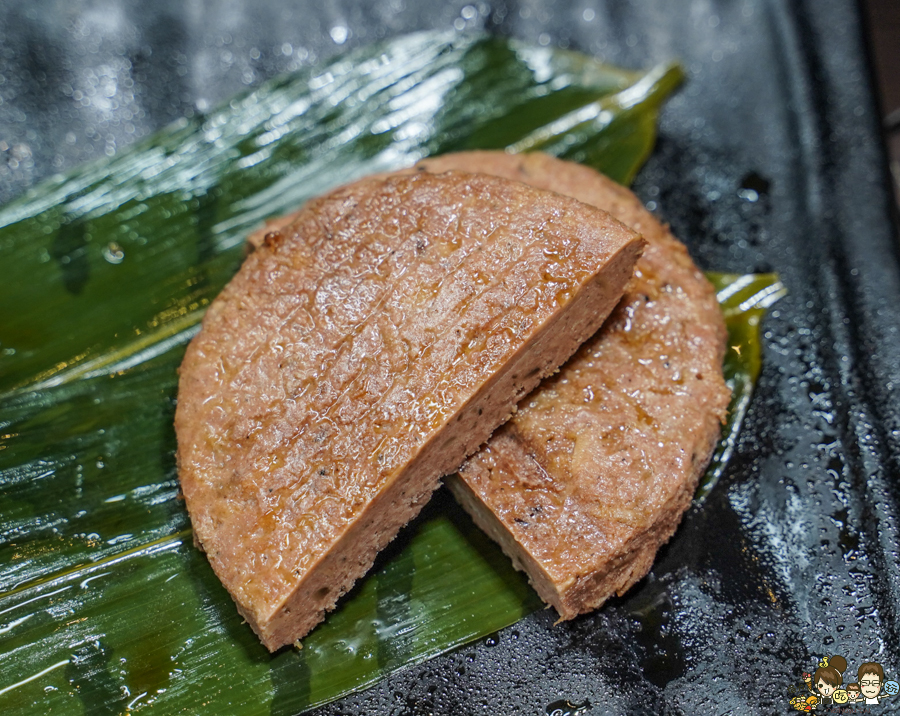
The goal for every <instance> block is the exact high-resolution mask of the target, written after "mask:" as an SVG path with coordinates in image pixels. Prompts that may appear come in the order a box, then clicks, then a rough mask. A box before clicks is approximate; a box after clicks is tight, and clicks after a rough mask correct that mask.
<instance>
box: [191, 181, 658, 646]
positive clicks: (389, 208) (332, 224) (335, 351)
mask: <svg viewBox="0 0 900 716" xmlns="http://www.w3.org/2000/svg"><path fill="white" fill-rule="evenodd" d="M643 245H644V242H643V240H642V239H641V238H640V237H639V236H638V235H637V234H635V233H634V232H633V231H631V230H630V229H627V228H626V227H625V226H623V225H622V224H620V223H619V222H618V221H616V220H614V219H612V218H611V217H610V216H609V215H608V214H606V213H604V212H602V211H598V210H597V209H595V208H593V207H590V206H587V205H585V204H582V203H580V202H578V201H575V200H574V199H570V198H567V197H561V196H559V195H557V194H554V193H552V192H546V191H541V190H538V189H534V188H532V187H529V186H525V185H523V184H520V183H518V182H513V181H509V180H507V179H502V178H497V177H489V176H484V175H472V174H468V173H464V172H449V173H446V174H442V175H440V176H434V175H431V174H428V173H422V174H414V175H407V176H396V177H389V178H378V179H367V180H362V181H360V182H358V183H356V184H353V185H349V186H346V187H343V188H341V189H339V190H337V191H335V192H333V193H332V194H329V195H328V196H325V197H323V198H320V199H316V200H314V201H311V202H310V203H309V204H307V205H306V206H305V207H304V208H303V209H302V210H301V211H300V212H299V213H298V214H296V215H294V217H293V220H292V221H291V222H290V223H287V224H284V223H282V224H279V225H277V227H274V229H273V228H272V227H270V230H269V231H268V232H267V233H266V235H265V238H264V240H263V241H261V242H260V245H259V247H258V248H257V250H255V251H254V252H253V253H252V254H250V256H248V258H247V260H246V261H245V262H244V265H243V266H242V267H241V269H240V271H239V272H238V274H237V275H236V276H235V278H234V279H233V280H232V281H231V283H229V285H228V286H227V287H226V288H225V289H224V290H223V291H222V293H221V295H220V296H219V297H218V298H217V299H216V300H215V302H214V303H213V304H212V306H211V307H210V309H209V311H208V312H207V315H206V317H205V318H204V321H203V326H202V329H201V331H200V332H199V333H198V335H197V336H196V337H195V338H194V340H193V341H192V342H191V344H190V346H189V347H188V350H187V353H186V355H185V358H184V362H183V364H182V366H181V380H180V385H179V397H178V409H177V411H176V415H175V427H176V431H177V436H178V469H179V477H180V480H181V486H182V490H183V492H184V496H185V499H186V501H187V507H188V511H189V512H190V516H191V521H192V523H193V525H194V530H195V532H194V534H195V537H196V541H197V543H198V544H199V545H200V546H202V548H203V549H204V550H205V551H206V553H207V555H208V557H209V560H210V563H211V564H212V566H213V568H214V570H215V572H216V574H217V575H218V576H219V578H220V579H221V581H222V582H223V584H224V585H225V586H226V588H227V589H228V590H229V592H230V593H231V595H232V597H233V598H234V600H235V602H236V603H237V605H238V609H239V610H240V612H241V614H242V615H243V616H244V617H245V618H246V619H247V621H248V622H249V623H250V625H251V626H252V627H253V629H254V630H255V631H256V632H257V634H258V635H259V636H260V638H261V640H262V641H263V643H264V644H265V645H266V646H267V647H268V648H269V649H271V650H274V649H277V648H278V647H280V646H282V645H284V644H289V643H291V642H293V641H295V640H297V639H298V638H300V637H302V636H303V635H305V634H306V633H307V632H308V631H309V630H310V629H311V628H312V627H313V626H315V624H317V623H318V622H319V621H321V619H322V618H323V617H324V614H325V612H326V611H327V610H329V609H331V608H333V606H334V604H335V602H336V601H337V599H338V598H339V597H340V595H341V594H343V593H345V592H346V591H347V590H348V589H349V588H350V587H351V586H352V584H353V582H354V581H355V580H356V579H358V578H359V577H360V576H362V575H363V574H364V573H365V572H366V571H367V570H368V569H369V567H370V566H371V565H372V562H373V560H374V559H375V556H376V554H377V553H378V551H379V550H381V549H382V548H383V547H384V546H385V545H386V544H387V543H388V542H389V541H390V540H391V539H393V537H394V536H395V535H396V533H397V531H398V530H399V529H400V527H402V526H403V525H404V524H406V523H407V522H408V521H409V520H410V519H412V518H413V517H414V516H415V515H416V514H417V513H418V511H419V510H420V508H421V507H422V505H423V504H424V502H425V501H426V500H427V499H428V497H429V495H430V494H431V492H432V491H433V490H434V489H435V488H436V487H437V486H438V484H439V481H440V478H441V476H442V475H444V474H447V473H449V472H452V471H453V470H454V469H456V468H457V467H458V465H459V464H460V463H461V462H462V460H463V459H464V458H465V457H466V456H467V455H469V454H471V453H472V452H473V451H475V450H476V449H477V448H478V446H479V445H480V444H481V443H483V442H484V441H485V440H486V439H487V438H488V437H489V435H490V434H491V431H493V430H494V429H495V428H496V427H497V426H498V425H500V424H501V423H502V422H503V421H504V420H506V419H507V418H508V417H509V415H510V414H511V412H512V411H513V410H514V408H515V405H516V402H517V401H518V400H519V399H521V398H522V396H524V395H525V394H527V393H528V392H529V391H530V390H532V389H533V388H534V387H535V386H536V385H537V383H538V381H539V380H540V379H541V378H542V377H544V376H546V375H548V374H550V373H551V372H553V371H554V370H556V369H557V368H558V366H559V365H560V364H561V363H563V362H564V361H565V360H566V358H568V357H569V356H570V355H571V354H572V353H573V352H574V351H575V350H576V348H577V347H578V345H580V344H581V342H582V341H584V340H585V339H586V338H587V337H588V336H590V335H591V334H592V333H594V332H595V331H596V330H597V329H598V328H599V326H600V324H601V323H602V321H603V319H604V318H605V317H606V316H607V315H608V314H609V312H610V311H611V310H612V309H613V307H614V306H615V305H616V303H617V302H618V300H619V298H620V297H621V295H622V292H623V291H624V288H625V285H626V283H627V282H628V280H629V278H630V277H631V275H632V272H633V267H634V264H635V262H636V260H637V258H638V257H639V255H640V252H641V249H642V247H643Z"/></svg>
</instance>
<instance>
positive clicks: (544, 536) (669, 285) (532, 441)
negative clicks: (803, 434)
mask: <svg viewBox="0 0 900 716" xmlns="http://www.w3.org/2000/svg"><path fill="white" fill-rule="evenodd" d="M417 168H418V169H419V170H420V171H422V170H424V171H429V172H443V171H447V170H449V169H464V170H466V171H472V172H484V173H486V174H492V175H498V176H504V177H507V178H511V179H517V180H519V181H522V182H526V183H529V184H532V185H533V186H536V187H539V188H542V189H549V190H553V191H556V192H559V193H561V194H567V195H569V196H573V197H575V198H577V199H579V200H581V201H583V202H586V203H589V204H592V205H594V206H597V207H599V208H601V209H604V210H606V211H608V212H609V213H611V214H612V215H613V216H615V217H616V218H617V219H619V220H620V221H622V222H623V223H625V224H626V225H628V226H630V227H632V228H633V229H634V230H635V231H638V232H639V233H641V234H642V235H643V236H644V238H645V239H646V240H647V242H648V244H647V247H646V249H645V250H644V254H643V256H642V258H641V259H640V261H639V262H638V265H637V266H636V267H635V276H634V278H633V280H632V282H631V283H630V284H629V286H628V290H627V292H626V294H625V296H624V297H623V298H622V301H621V302H620V303H619V305H618V306H617V307H616V310H615V311H614V312H613V314H612V315H611V316H610V317H609V319H608V320H607V322H606V323H605V324H604V326H603V328H602V329H601V330H600V331H599V332H598V333H597V334H596V335H595V336H594V337H593V338H591V339H590V340H589V341H587V342H586V343H585V344H584V345H583V346H582V347H581V348H580V349H579V351H578V352H577V353H576V354H575V356H574V357H573V358H572V359H571V360H570V361H569V362H568V363H566V365H565V366H563V368H562V369H561V370H560V372H559V373H557V374H556V375H555V376H553V377H552V378H550V379H548V380H546V381H544V382H543V383H542V384H541V385H540V386H539V387H538V389H537V390H535V391H534V392H533V393H532V394H531V395H529V396H527V397H526V398H524V399H523V400H522V401H521V403H520V404H519V410H518V411H517V413H516V414H515V416H513V418H512V419H511V420H510V421H509V422H508V423H506V424H505V425H504V426H503V427H502V428H501V429H500V430H498V431H497V432H496V433H494V435H493V437H492V438H491V440H490V441H489V442H488V444H487V445H486V446H485V447H484V448H483V449H482V450H481V451H479V452H478V453H477V454H476V455H474V456H473V457H472V458H471V459H470V460H468V462H467V463H466V464H465V465H464V466H463V468H462V469H461V470H460V472H459V477H453V478H451V479H450V480H449V481H448V483H449V485H450V487H451V489H452V490H453V492H454V494H455V495H456V497H457V498H458V499H459V500H460V502H461V503H462V504H463V505H464V506H465V507H466V508H467V510H468V511H469V512H470V513H471V514H472V515H473V517H474V519H475V521H476V522H477V523H478V525H479V526H480V527H482V529H484V530H485V531H486V532H488V534H490V535H491V536H492V537H493V538H494V539H495V540H496V541H498V542H499V543H500V545H501V546H502V547H503V549H504V551H506V553H507V554H508V555H509V556H510V557H511V558H512V560H513V562H514V563H515V564H516V566H517V567H518V568H519V569H521V570H523V571H525V572H526V573H527V574H528V576H529V579H530V581H531V583H532V584H533V585H534V587H535V588H536V590H537V591H538V593H539V594H540V596H541V597H542V598H543V599H544V601H546V602H548V603H549V604H552V605H553V606H554V607H555V608H556V609H557V611H558V612H559V614H560V616H561V617H562V618H563V619H570V618H572V617H574V616H576V615H577V614H580V613H582V612H585V611H589V610H591V609H595V608H596V607H598V606H599V605H600V604H601V603H602V602H603V601H605V600H606V599H607V598H608V597H610V596H611V595H612V594H622V593H623V592H625V591H626V590H627V589H628V588H629V587H630V586H632V585H633V584H634V583H635V582H636V581H638V580H639V579H640V578H641V577H643V576H644V575H645V574H646V573H647V572H648V570H649V569H650V566H651V564H652V562H653V559H654V556H655V555H656V552H657V550H658V548H659V547H660V546H661V545H662V544H664V543H665V542H666V541H667V540H668V539H669V538H670V537H671V535H672V533H673V532H674V531H675V528H676V526H677V525H678V523H679V521H680V520H681V516H682V513H683V512H684V511H685V510H686V509H687V507H688V506H689V505H690V501H691V496H692V495H693V493H694V490H695V489H696V486H697V481H698V479H699V477H700V475H701V474H702V472H703V471H704V469H705V468H706V465H707V464H708V462H709V459H710V457H711V455H712V452H713V450H714V448H715V444H716V440H717V438H718V436H719V433H720V430H721V422H722V421H723V419H724V417H725V411H726V408H727V405H728V400H729V396H730V392H729V390H728V388H727V387H726V385H725V382H724V379H723V377H722V358H723V352H724V350H725V339H726V332H725V324H724V320H723V318H722V313H721V311H720V309H719V306H718V303H717V302H716V297H715V292H714V290H713V287H712V286H711V285H710V283H709V282H708V281H707V280H706V278H705V277H704V276H703V274H702V273H701V272H700V270H699V269H698V268H697V267H696V266H695V265H694V263H693V262H692V261H691V259H690V257H689V256H688V253H687V250H686V249H685V247H684V246H683V245H682V244H681V243H680V242H679V241H677V240H676V239H675V238H674V237H673V236H672V234H671V233H670V232H669V230H668V229H667V228H666V227H664V226H663V225H661V224H660V223H659V222H658V221H657V220H656V219H655V218H654V217H653V215H652V214H650V212H648V211H647V210H646V209H645V208H644V207H643V205H642V204H641V202H640V200H638V199H637V197H635V196H634V194H632V193H631V192H630V191H629V190H627V189H625V188H624V187H622V186H620V185H618V184H616V183H615V182H613V181H611V180H610V179H608V178H606V177H604V176H602V175H601V174H598V173H597V172H595V171H593V170H592V169H589V168H587V167H584V166H581V165H577V164H573V163H571V162H565V161H561V160H559V159H555V158H553V157H550V156H548V155H544V154H529V155H510V154H505V153H502V152H467V153H459V154H451V155H446V156H443V157H436V158H434V159H428V160H424V161H423V162H420V164H419V165H417Z"/></svg>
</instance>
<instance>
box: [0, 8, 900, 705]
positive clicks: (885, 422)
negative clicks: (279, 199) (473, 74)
mask: <svg viewBox="0 0 900 716" xmlns="http://www.w3.org/2000/svg"><path fill="white" fill-rule="evenodd" d="M897 5H898V4H897V3H896V2H894V1H893V0H881V1H880V2H876V1H875V0H870V2H868V3H867V4H866V6H865V8H863V6H861V5H857V4H856V3H855V2H852V1H847V0H841V1H839V0H790V1H788V0H783V1H778V0H679V1H678V2H673V1H671V0H643V1H641V2H636V1H635V2H626V1H622V2H616V1H614V0H609V1H608V2H604V1H603V0H571V1H570V2H552V3H551V2H540V1H538V0H521V1H515V0H495V1H494V2H491V3H488V2H486V0H480V1H479V0H469V1H468V2H466V1H465V0H461V1H458V2H424V1H423V2H414V1H413V0H373V2H370V3H362V2H350V1H349V0H347V1H345V2H341V1H340V0H331V1H327V2H322V3H319V4H316V5H312V4H306V3H288V2H279V1H277V0H273V1H272V2H265V3H252V4H251V3H240V2H221V3H215V4H213V3H203V2H176V1H175V0H172V1H170V2H163V1H161V2H153V3H149V2H143V3H142V2H138V1H137V0H135V1H134V2H113V1H111V0H94V1H88V0H81V1H78V0H75V1H72V2H59V1H56V2H53V1H51V0H46V1H44V2H27V3H26V2H19V3H5V4H0V156H2V160H0V203H3V202H6V201H9V200H10V199H12V198H13V197H15V196H17V195H19V194H21V193H22V192H24V191H25V190H27V188H28V187H30V186H33V185H34V184H35V183H37V182H38V181H40V180H41V179H42V178H45V177H47V176H49V175H51V174H53V173H54V172H58V171H64V170H66V169H69V168H72V167H74V166H77V165H78V164H80V163H81V162H84V161H88V160H91V159H95V158H102V157H103V156H104V155H107V154H113V153H115V152H116V151H119V150H121V149H122V148H124V147H126V146H128V145H129V144H131V143H132V142H134V141H136V140H138V139H140V138H141V137H144V136H147V135H148V134H150V133H152V132H153V131H154V130H156V129H158V128H159V127H161V126H164V125H165V124H167V123H168V122H171V121H173V120H175V119H177V118H179V117H182V116H192V115H195V114H197V113H203V112H205V111H206V110H208V109H209V108H210V107H212V106H215V105H217V104H219V103H220V102H222V101H225V100H227V99H228V98H229V97H230V96H232V95H233V94H234V93H236V92H240V91H242V90H245V89H247V88H249V87H252V86H255V85H257V84H258V83H260V82H261V81H263V80H264V79H266V78H269V77H272V76H274V75H276V74H278V73H281V72H286V71H292V70H297V69H302V68H304V67H307V66H309V65H310V64H313V63H316V62H319V61H321V60H322V59H324V58H326V57H329V56H331V55H333V54H335V53H337V52H339V51H341V50H343V49H345V48H347V47H351V46H358V45H362V44H367V43H369V42H371V41H372V40H375V39H378V38H380V37H383V36H390V35H394V34H398V33H400V32H405V31H409V30H412V29H428V28H449V27H457V28H459V29H461V30H466V29H487V30H489V31H492V32H499V33H503V34H509V35H513V36H516V37H519V38H522V39H524V40H527V41H530V42H532V43H536V44H552V45H553V46H562V47H571V48H573V49H578V50H582V51H585V52H589V53H591V54H593V55H595V56H598V57H601V58H603V59H605V60H608V61H610V62H614V63H617V64H621V65H624V66H630V67H647V66H649V65H651V64H653V63H655V62H660V61H663V60H668V59H671V58H672V57H677V58H679V59H680V60H681V61H682V63H683V65H684V67H685V70H686V73H687V81H686V82H685V84H684V86H683V87H682V88H681V90H680V91H679V92H678V93H677V94H676V95H675V96H674V97H673V98H672V99H671V100H670V101H669V102H667V104H666V105H665V108H664V111H663V112H662V115H661V118H660V136H659V141H658V144H657V148H656V150H655V152H654V154H653V156H652V157H651V158H650V160H649V162H648V163H647V166H646V167H645V169H644V170H643V171H642V172H641V174H640V175H639V177H638V179H637V181H636V183H635V190H636V191H637V192H638V194H639V195H640V196H641V197H642V198H643V199H644V200H645V201H646V202H648V205H650V206H651V207H652V208H653V209H654V210H655V211H657V212H658V213H659V214H660V215H661V216H662V217H664V218H665V219H666V220H667V221H669V222H671V224H672V227H673V229H674V231H675V233H676V234H677V235H678V236H679V237H680V238H682V239H683V240H684V241H685V242H686V243H687V244H688V246H689V248H690V250H691V252H692V254H693V255H694V256H695V258H696V260H697V261H698V263H699V264H700V265H701V266H702V267H703V268H708V269H717V270H728V271H737V272H749V271H769V270H777V271H778V272H779V273H780V275H781V277H782V280H783V281H784V283H785V285H786V286H787V287H788V290H789V292H790V293H789V295H788V296H787V297H786V298H785V299H782V301H781V302H779V304H777V305H776V306H775V308H774V310H773V311H771V313H770V315H769V317H768V319H767V321H766V322H765V324H764V326H763V336H764V364H763V372H762V375H761V377H760V381H759V385H758V388H757V393H756V395H755V397H754V401H753V404H752V406H751V409H750V412H749V415H748V418H747V421H746V424H745V426H744V429H743V430H742V433H741V437H740V441H739V443H738V445H737V447H736V450H735V454H734V457H733V459H732V460H731V462H730V464H729V467H728V470H727V471H726V474H725V475H724V476H723V478H722V480H721V482H720V483H719V485H717V487H716V488H715V489H714V490H713V493H712V494H711V495H710V497H709V498H708V500H707V502H706V503H705V504H704V505H702V506H700V507H695V508H692V509H691V510H690V511H689V512H688V514H687V516H686V519H685V521H684V523H683V525H682V527H681V528H680V529H679V531H678V533H677V534H676V536H675V538H674V539H673V540H672V542H671V543H670V544H669V545H668V546H667V547H666V548H665V549H664V550H663V551H662V552H661V553H660V555H659V559H658V560H657V562H656V564H655V566H654V569H653V571H652V573H651V575H650V576H649V577H648V578H647V579H645V580H643V581H642V582H641V583H640V584H639V585H637V587H636V588H635V589H633V590H631V591H630V592H629V593H628V594H627V595H625V597H623V598H621V599H615V600H612V601H611V602H610V603H609V604H608V605H606V606H605V607H604V608H603V609H601V610H600V611H598V612H597V613H595V614H593V615H589V616H586V617H583V618H580V619H577V620H574V621H572V622H568V623H565V624H561V625H558V626H553V621H554V617H553V615H552V614H551V613H550V612H540V613H537V614H534V615H532V616H530V617H528V618H526V619H524V620H523V621H522V622H520V623H519V624H516V625H515V626H513V627H510V628H508V629H505V630H503V631H501V632H500V633H499V634H497V635H495V636H493V637H491V638H489V639H485V640H481V641H480V642H477V643H475V644H472V645H469V646H466V647H463V648H461V649H459V650H457V651H455V652H453V653H451V654H448V655H445V656H442V657H439V658H436V659H433V660H431V661H429V662H427V663H426V664H423V665H420V666H417V667H412V668H409V669H406V670H404V671H402V672H400V673H397V674H395V675H392V676H390V677H388V678H386V679H385V680H384V681H382V682H381V683H380V684H378V685H377V686H375V687H373V688H372V689H370V690H368V691H366V692H364V693H362V694H358V695H355V696H351V697H349V698H348V699H346V700H345V701H344V702H342V703H339V704H334V705H331V706H326V707H324V708H323V709H321V711H320V713H321V714H332V715H333V714H351V713H352V714H395V715H396V716H412V715H414V714H415V715H418V714H423V715H424V714H441V715H447V716H450V715H451V714H452V715H454V716H455V715H457V714H476V713H477V714H502V715H504V716H505V715H506V714H513V713H523V714H542V713H545V712H547V709H548V708H549V707H550V705H551V704H554V703H557V702H559V701H560V700H561V699H569V700H571V701H572V703H583V702H585V701H587V702H589V704H590V706H589V709H590V710H589V711H588V713H616V714H656V713H672V714H679V713H688V714H709V715H710V716H712V715H715V714H724V713H734V714H772V713H786V712H788V707H787V700H788V689H789V687H791V686H792V685H795V684H796V683H798V682H799V678H800V676H801V674H802V673H803V672H804V671H807V670H813V669H814V668H815V665H816V662H817V661H818V659H819V658H821V657H822V656H826V655H830V654H832V653H838V654H842V655H844V656H845V657H846V658H847V660H848V662H849V663H850V664H851V668H852V669H854V670H855V667H856V666H857V665H858V664H859V663H861V662H862V661H868V660H877V661H880V662H881V663H882V664H883V665H884V667H885V671H886V672H887V674H888V677H889V678H897V677H898V676H900V611H898V605H900V557H898V551H897V550H898V547H897V545H898V544H900V507H898V506H900V485H898V480H897V476H898V475H900V400H898V399H897V391H898V387H900V323H898V320H897V313H898V310H897V306H898V305H900V245H898V242H897V235H896V231H895V229H894V228H893V227H892V224H891V221H892V217H893V216H896V205H895V204H894V202H893V196H892V194H893V190H892V187H891V184H890V174H889V165H888V162H887V155H886V152H885V142H884V134H883V132H884V130H883V127H884V120H885V117H886V115H887V114H888V113H889V112H890V111H891V110H893V109H894V108H896V107H897V106H898V104H900V99H898V96H897V84H896V82H897V71H896V70H897V60H896V55H897V52H898V45H900V43H898V40H897V14H898V9H897ZM864 18H870V20H869V21H868V22H865V21H864ZM869 38H874V40H875V42H876V44H874V45H873V44H872V43H871V41H870V39H869ZM892 55H893V57H894V58H895V59H893V60H892V59H890V58H891V56H892ZM873 59H875V60H877V61H878V63H879V64H878V67H879V72H880V77H881V78H882V79H883V80H884V81H885V85H884V89H883V95H882V96H883V101H882V104H881V105H879V100H878V96H877V95H876V89H875V84H874V80H873V74H872V64H871V61H872V60H873ZM882 63H884V64H882ZM893 141H895V142H896V139H894V140H893ZM746 188H753V189H754V191H756V192H757V194H758V200H756V201H750V200H748V199H747V198H746V196H747V192H745V191H743V190H744V189H746ZM892 212H893V213H892ZM0 270H2V269H0ZM0 320H2V319H0ZM848 680H849V679H848ZM884 710H885V711H889V710H890V706H888V707H887V708H885V709H884Z"/></svg>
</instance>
